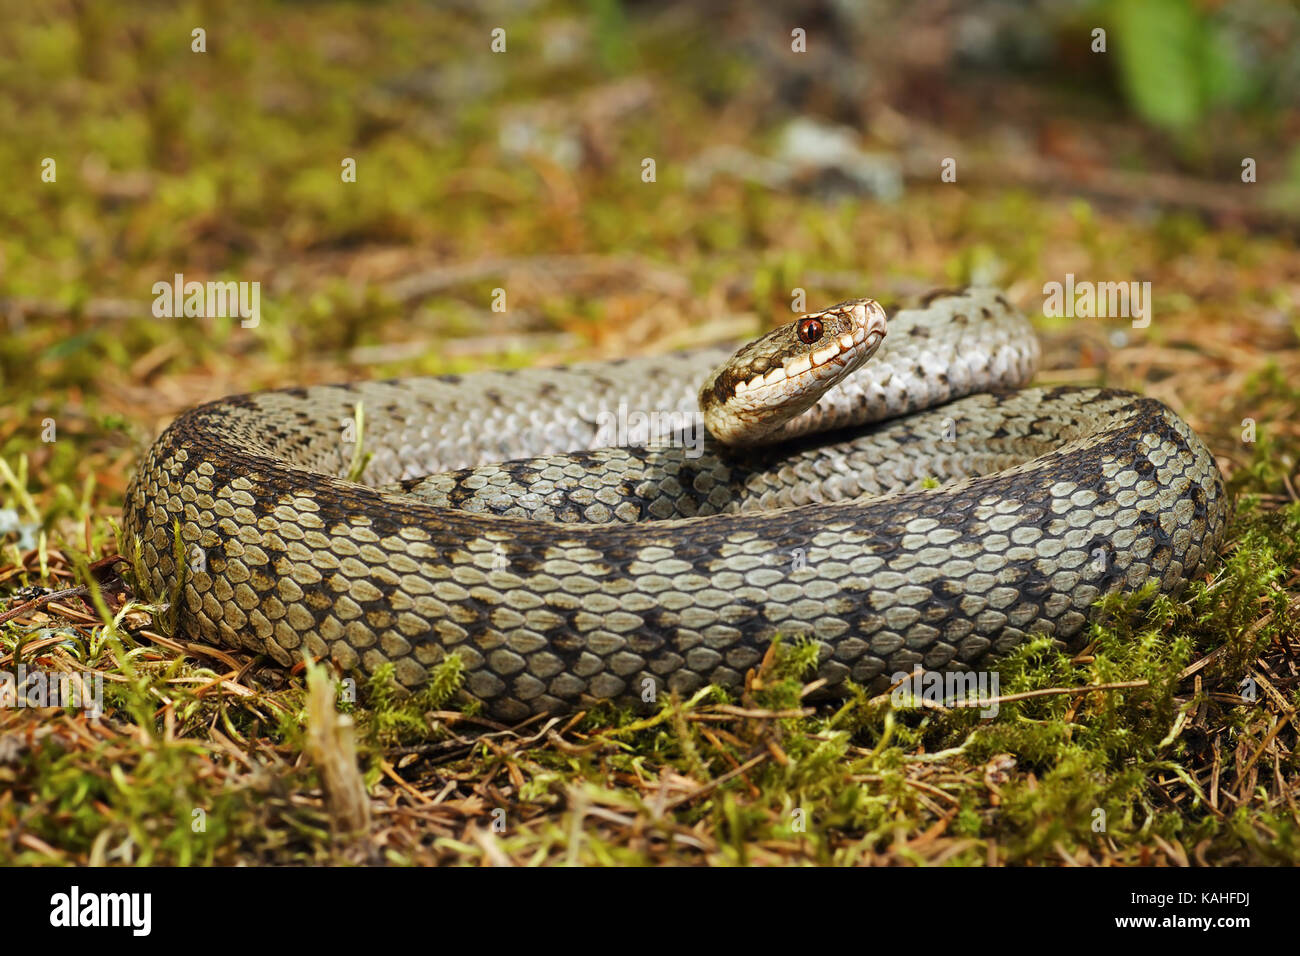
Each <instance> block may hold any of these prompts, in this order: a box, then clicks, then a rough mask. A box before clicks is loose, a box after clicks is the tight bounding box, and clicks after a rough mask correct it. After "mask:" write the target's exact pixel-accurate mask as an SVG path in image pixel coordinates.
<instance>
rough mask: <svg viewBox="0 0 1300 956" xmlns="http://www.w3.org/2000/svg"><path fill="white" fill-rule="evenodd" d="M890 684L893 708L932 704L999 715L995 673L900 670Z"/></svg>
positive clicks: (981, 713) (986, 715)
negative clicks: (974, 709) (972, 708)
mask: <svg viewBox="0 0 1300 956" xmlns="http://www.w3.org/2000/svg"><path fill="white" fill-rule="evenodd" d="M889 682H890V683H891V684H894V685H896V686H895V687H894V689H893V690H892V691H891V692H890V699H891V700H892V701H893V704H894V706H895V707H915V706H917V704H931V705H933V706H936V707H976V706H978V707H979V708H980V716H981V717H996V716H997V715H998V702H997V697H998V687H999V681H998V674H997V671H947V672H946V673H940V672H939V671H914V672H912V673H911V674H908V673H906V672H903V671H899V672H898V673H897V674H894V675H893V676H892V677H891V678H890V680H889Z"/></svg>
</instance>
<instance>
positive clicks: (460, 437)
mask: <svg viewBox="0 0 1300 956" xmlns="http://www.w3.org/2000/svg"><path fill="white" fill-rule="evenodd" d="M882 338H883V344H882ZM873 352H874V353H876V355H875V357H874V360H873V361H871V362H870V363H868V364H866V365H865V366H864V367H862V368H859V366H861V365H863V363H864V362H865V361H866V360H867V359H868V357H870V356H871V354H872V353H873ZM729 355H730V353H729V351H727V350H706V351H700V352H693V353H681V354H672V355H665V356H660V357H652V358H638V359H629V360H624V361H614V362H604V363H592V364H585V365H575V366H571V367H567V368H552V369H524V370H518V371H503V372H486V373H478V374H474V375H466V376H451V375H448V376H441V377H437V378H417V379H406V380H399V381H387V382H369V383H363V384H349V385H339V386H320V387H312V388H292V389H286V390H283V391H273V392H265V393H260V394H254V395H245V396H239V397H235V398H228V399H224V400H222V401H218V402H214V403H212V404H208V405H204V406H202V407H199V408H196V409H193V410H192V411H189V412H187V413H186V414H184V415H182V416H181V417H180V418H178V419H177V420H176V421H175V422H174V423H172V425H171V426H170V427H169V428H168V429H167V430H166V431H165V432H164V433H163V435H162V436H161V437H160V438H159V439H158V440H157V442H156V443H155V444H154V445H153V447H152V448H151V449H150V451H149V452H148V454H147V455H146V457H145V458H144V460H143V462H142V464H141V466H140V469H139V471H138V473H137V475H136V477H135V478H134V480H133V482H132V484H131V487H130V488H129V489H128V492H127V503H126V530H127V532H128V535H133V536H135V538H136V540H137V541H138V543H139V548H140V550H139V557H140V558H142V559H143V561H142V563H143V566H144V567H146V568H147V569H148V574H149V576H150V577H151V578H152V581H151V582H150V583H151V585H152V586H153V588H154V589H155V591H156V592H157V593H160V594H167V593H171V591H172V589H173V588H174V585H175V582H176V578H177V574H178V573H182V575H183V586H182V588H181V591H180V605H181V606H180V609H179V611H180V614H179V621H180V624H181V627H182V628H183V630H184V631H185V632H186V633H189V634H191V635H193V636H195V637H197V638H199V639H201V640H205V641H209V642H220V643H224V644H227V645H233V646H236V647H245V648H248V649H250V650H253V651H257V652H264V653H266V654H269V655H270V656H271V657H272V658H274V659H275V660H276V661H278V662H280V663H281V664H285V665H288V664H290V663H292V662H295V661H297V660H299V659H301V657H302V656H303V654H304V653H307V654H311V655H313V656H316V657H318V658H325V657H328V658H332V659H333V660H334V661H335V662H336V664H338V665H339V666H340V667H341V668H343V669H344V670H349V671H351V670H359V671H360V672H361V673H363V674H368V673H373V672H374V671H375V669H376V668H378V667H380V666H381V665H383V664H384V663H385V662H391V663H392V664H393V666H394V668H395V675H396V678H397V680H398V681H400V682H401V684H403V685H405V686H407V687H416V686H419V685H420V684H421V683H423V682H424V681H426V680H427V679H428V677H429V674H430V670H431V668H432V667H433V666H434V665H436V664H437V663H438V662H439V661H441V660H442V659H443V657H444V655H446V654H449V653H455V654H458V655H459V656H460V657H461V659H462V662H463V664H464V675H465V687H466V689H467V690H468V691H469V692H470V693H471V694H473V695H474V696H476V697H477V698H479V699H481V700H482V701H483V702H484V703H485V704H486V705H487V709H488V711H489V712H490V713H492V714H494V715H495V716H498V717H500V718H503V719H517V718H520V717H523V716H526V715H528V714H530V713H533V712H537V711H540V710H557V709H571V708H574V707H577V706H582V705H585V704H587V703H589V702H591V701H593V700H600V699H610V698H613V699H619V700H623V701H644V700H649V699H653V698H654V697H655V696H656V695H658V694H660V693H664V692H665V691H666V690H667V689H669V688H671V689H673V690H675V691H678V692H680V693H683V694H685V693H688V692H691V691H693V690H695V689H697V688H699V687H701V686H703V685H704V684H705V683H706V682H714V683H717V684H720V685H723V686H726V687H732V688H734V687H736V686H738V685H739V684H741V683H742V682H743V680H744V675H745V673H746V671H747V669H749V668H752V667H754V666H755V665H756V664H758V663H759V661H760V660H761V658H762V656H763V654H764V652H765V650H766V648H767V646H768V644H769V643H770V641H771V640H772V638H773V637H774V636H776V635H778V634H780V635H785V636H787V637H790V638H796V637H800V636H803V637H806V638H808V639H811V640H813V641H815V642H816V643H817V645H818V648H819V651H820V665H819V667H820V670H819V674H820V677H822V678H824V679H825V681H826V685H825V686H826V688H827V690H829V691H834V690H836V689H837V688H840V689H842V688H843V686H844V683H845V682H846V681H850V680H851V681H855V682H857V683H858V684H860V685H865V686H867V687H869V688H872V689H875V690H880V689H882V688H883V687H886V686H888V684H889V683H890V679H891V676H892V675H894V674H897V673H900V672H911V671H913V670H914V669H915V668H916V667H917V666H921V667H924V668H926V669H934V670H940V671H946V670H971V669H983V668H987V667H990V666H992V665H993V663H994V662H995V661H996V659H997V657H998V656H999V655H1000V654H1002V653H1005V652H1006V651H1007V650H1009V649H1010V648H1012V647H1014V646H1015V645H1016V644H1018V643H1020V642H1021V641H1024V640H1025V639H1026V638H1027V637H1028V636H1030V635H1034V634H1039V633H1042V634H1048V635H1051V636H1053V637H1054V638H1056V639H1058V640H1060V641H1061V642H1063V643H1064V644H1065V645H1066V646H1067V647H1076V646H1078V645H1079V644H1080V643H1081V642H1082V641H1084V640H1085V639H1086V626H1085V625H1086V623H1087V621H1088V615H1089V611H1090V609H1091V608H1092V606H1093V605H1094V603H1095V601H1096V600H1097V599H1098V598H1099V597H1101V596H1102V595H1104V594H1107V593H1108V592H1112V591H1115V590H1119V589H1132V588H1137V587H1139V586H1141V585H1143V584H1144V583H1145V582H1147V581H1150V580H1155V581H1158V582H1159V586H1160V588H1161V589H1163V590H1166V591H1174V590H1176V589H1178V588H1179V587H1180V586H1181V585H1182V584H1183V583H1184V582H1185V581H1186V580H1187V579H1188V578H1189V577H1191V576H1192V575H1193V574H1195V573H1196V572H1197V571H1198V570H1199V569H1200V568H1201V567H1202V566H1203V565H1204V564H1205V563H1206V562H1207V561H1208V560H1210V559H1211V558H1212V556H1213V554H1214V551H1215V548H1216V546H1217V544H1218V542H1219V540H1220V538H1221V535H1222V531H1223V527H1224V523H1225V518H1226V514H1227V508H1228V505H1227V499H1226V497H1225V495H1224V489H1223V481H1222V477H1221V476H1220V473H1219V470H1218V468H1217V466H1216V465H1215V462H1214V459H1213V457H1212V456H1211V455H1210V453H1209V452H1208V451H1207V449H1206V448H1205V446H1204V445H1203V444H1202V442H1201V441H1200V439H1199V438H1198V437H1197V436H1196V435H1195V434H1194V433H1193V432H1192V430H1191V429H1190V428H1189V427H1188V426H1187V425H1186V424H1185V423H1184V422H1183V421H1182V420H1181V419H1179V418H1178V417H1177V416H1176V415H1175V414H1174V413H1173V412H1172V411H1170V410H1169V409H1168V408H1167V407H1166V406H1164V405H1163V404H1161V403H1160V402H1158V401H1155V400H1153V399H1149V398H1143V397H1141V396H1138V395H1134V394H1130V393H1126V392H1120V391H1114V390H1110V389H1080V388H1030V389H1025V390H1021V391H1015V390H1014V389H1017V388H1019V387H1020V386H1022V385H1024V384H1025V383H1026V382H1027V381H1028V380H1029V378H1030V377H1031V376H1032V374H1033V372H1034V368H1035V365H1036V364H1037V360H1038V346H1037V344H1036V342H1035V339H1034V336H1033V332H1032V329H1031V328H1030V326H1029V324H1028V322H1027V321H1026V320H1025V319H1024V318H1023V317H1021V316H1020V315H1018V314H1016V313H1015V312H1014V310H1013V309H1012V308H1011V307H1010V305H1009V303H1008V302H1007V300H1006V299H1005V298H1004V297H1003V296H1002V295H1000V294H999V293H997V292H994V291H990V290H968V291H966V292H963V293H937V294H934V295H932V296H930V297H928V298H927V299H926V300H924V301H923V303H922V304H921V306H920V307H919V308H917V309H912V310H907V311H902V312H899V313H897V314H896V315H894V316H893V317H892V318H890V319H889V320H888V332H887V334H886V333H885V313H884V311H883V310H882V309H881V308H880V307H879V306H878V305H877V304H875V303H874V302H872V301H871V300H865V299H863V300H855V301H853V302H848V303H844V304H842V305H840V306H836V307H834V308H832V309H828V310H826V311H824V312H821V313H815V314H813V315H809V316H805V317H803V318H801V319H799V320H797V321H795V322H794V323H791V324H790V325H788V326H786V327H784V328H782V329H778V330H776V331H774V332H771V333H769V334H768V335H766V336H764V337H762V338H760V339H759V340H757V341H756V342H754V343H752V344H750V345H748V346H746V347H745V348H743V349H741V351H740V352H738V353H736V354H735V356H734V357H731V358H729ZM723 363H725V364H723ZM718 366H721V368H720V369H718V370H717V371H716V372H713V374H710V373H711V372H712V371H713V370H714V369H715V368H718ZM701 386H703V387H701ZM822 390H824V393H823V391H822ZM358 404H361V405H362V406H363V410H364V426H363V429H362V434H361V435H360V436H356V435H355V434H352V432H355V421H356V406H357V405H358ZM701 407H702V408H703V411H704V420H705V422H706V423H707V425H708V431H709V432H710V433H711V434H705V433H704V432H703V431H702V430H700V427H699V426H700V410H701ZM782 407H784V409H785V410H784V411H781V410H780V409H781V408H782ZM774 409H776V410H775V411H774ZM770 416H771V417H770ZM790 416H793V417H790ZM715 435H716V437H714V436H715ZM358 438H359V440H360V443H361V445H362V448H363V449H364V450H365V451H367V452H370V453H373V457H372V458H371V459H370V460H369V463H368V465H367V466H366V470H365V471H364V474H363V478H364V481H365V484H361V483H357V482H353V481H349V480H346V479H345V478H342V477H339V476H340V475H345V474H347V473H348V468H349V463H350V462H351V461H352V460H353V457H354V453H355V452H356V450H357V449H356V441H357V439H358ZM648 438H657V439H659V441H658V442H657V443H654V444H651V443H648V441H647V439H648ZM719 439H721V440H725V441H726V442H729V443H731V445H730V446H728V445H724V444H723V443H722V441H720V440H719ZM936 483H938V484H937V486H936ZM177 529H178V530H179V535H180V547H179V548H178V547H177V546H176V544H175V543H174V541H173V536H174V534H175V532H176V530H177ZM128 540H130V539H128ZM180 553H183V554H184V555H185V558H184V561H183V564H184V565H185V566H184V567H183V568H178V565H177V562H176V560H175V558H176V555H178V554H180Z"/></svg>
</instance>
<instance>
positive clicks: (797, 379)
mask: <svg viewBox="0 0 1300 956" xmlns="http://www.w3.org/2000/svg"><path fill="white" fill-rule="evenodd" d="M885 333H886V316H885V310H884V308H882V307H881V305H880V303H878V302H876V301H875V300H874V299H850V300H849V301H847V302H841V303H839V304H838V305H833V306H831V307H830V308H828V309H823V310H822V311H820V312H811V313H809V314H807V315H805V316H801V317H800V318H798V319H796V320H795V321H793V322H791V323H790V324H788V325H785V326H783V327H781V328H779V329H775V330H773V331H772V332H769V333H768V334H767V335H765V336H763V337H762V338H760V339H758V340H757V341H755V342H752V343H751V344H749V345H747V346H745V347H744V348H742V349H741V350H740V351H738V352H737V353H736V354H735V355H734V356H732V358H731V359H730V360H729V361H728V362H727V363H726V364H724V365H723V366H722V367H721V368H719V369H717V370H716V371H715V372H714V373H713V375H712V376H710V378H709V380H708V382H706V384H705V386H704V388H702V389H701V390H700V408H701V411H702V412H703V413H704V423H705V425H706V427H707V428H708V429H709V432H710V433H711V434H712V435H713V436H714V437H715V438H717V439H718V440H719V441H721V442H723V443H725V444H728V445H749V444H757V443H759V442H761V440H762V439H763V437H764V436H765V435H768V434H770V433H772V432H773V431H775V430H776V429H778V428H780V427H781V426H782V425H784V424H785V423H786V422H788V421H790V420H791V419H792V418H794V417H795V416H797V415H799V414H801V413H802V412H804V411H806V410H807V409H809V408H811V407H812V406H813V405H814V404H816V403H817V400H818V399H820V398H821V396H822V395H824V394H825V393H826V391H827V390H828V389H830V388H831V387H832V386H834V385H836V384H838V383H839V382H841V381H843V380H844V378H845V377H846V376H848V375H849V374H850V373H852V372H854V371H856V370H857V369H858V368H860V367H861V366H862V364H863V363H864V362H865V361H866V360H867V359H869V358H870V357H871V356H872V355H874V354H875V352H876V350H877V349H878V348H880V344H881V342H883V341H884V338H885Z"/></svg>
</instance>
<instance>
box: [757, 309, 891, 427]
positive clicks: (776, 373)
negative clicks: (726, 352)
mask: <svg viewBox="0 0 1300 956" xmlns="http://www.w3.org/2000/svg"><path fill="white" fill-rule="evenodd" d="M832 311H834V312H836V313H838V314H840V315H843V316H847V317H848V318H849V320H850V321H851V323H852V327H851V328H850V329H848V330H847V331H844V332H841V333H839V334H838V335H831V336H827V337H826V338H825V339H824V340H823V342H824V343H825V344H822V343H818V345H820V347H819V348H809V349H807V350H805V351H801V352H800V353H798V354H795V355H790V356H788V357H786V358H785V359H783V360H782V361H781V364H779V365H777V366H776V367H775V368H773V369H771V370H770V371H768V372H767V373H766V374H764V375H758V376H755V377H754V378H751V379H743V380H741V381H738V382H736V383H735V396H736V398H738V399H739V398H741V397H742V396H743V398H744V400H745V401H746V402H747V403H753V402H754V401H755V400H758V401H760V402H761V401H764V400H765V399H766V398H767V397H768V396H772V397H773V398H774V399H777V400H780V399H781V398H783V397H788V396H791V395H794V394H797V393H800V392H804V391H805V390H808V389H818V390H824V389H825V388H828V387H829V386H830V385H832V384H834V383H835V382H836V381H838V380H839V379H840V378H841V377H843V376H844V375H847V374H848V373H849V372H852V371H854V370H855V369H857V368H858V367H860V366H861V365H862V363H863V362H865V361H866V360H867V359H869V358H870V357H871V356H872V355H874V354H875V352H876V350H877V349H878V348H880V344H881V342H883V341H884V338H885V311H884V309H883V308H881V306H880V305H879V304H878V303H876V302H874V301H872V300H870V299H859V300H857V301H856V302H850V303H845V304H844V305H843V306H836V307H835V309H834V310H830V309H828V310H826V312H820V313H816V315H819V316H820V315H827V314H829V313H831V312H832Z"/></svg>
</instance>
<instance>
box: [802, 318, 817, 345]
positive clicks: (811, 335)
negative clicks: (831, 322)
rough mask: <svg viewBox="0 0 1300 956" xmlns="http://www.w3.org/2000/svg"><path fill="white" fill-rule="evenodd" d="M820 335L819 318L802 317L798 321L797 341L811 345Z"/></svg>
mask: <svg viewBox="0 0 1300 956" xmlns="http://www.w3.org/2000/svg"><path fill="white" fill-rule="evenodd" d="M821 337H822V323H821V320H820V319H804V320H803V321H801V322H800V323H799V341H800V342H802V343H804V344H805V345H812V344H813V343H814V342H816V341H817V340H818V339H820V338H821Z"/></svg>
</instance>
